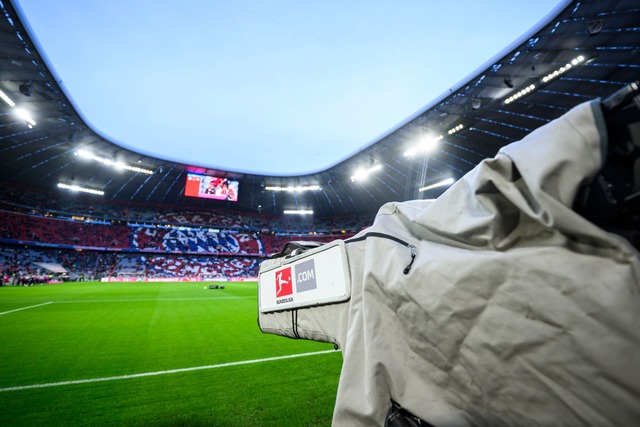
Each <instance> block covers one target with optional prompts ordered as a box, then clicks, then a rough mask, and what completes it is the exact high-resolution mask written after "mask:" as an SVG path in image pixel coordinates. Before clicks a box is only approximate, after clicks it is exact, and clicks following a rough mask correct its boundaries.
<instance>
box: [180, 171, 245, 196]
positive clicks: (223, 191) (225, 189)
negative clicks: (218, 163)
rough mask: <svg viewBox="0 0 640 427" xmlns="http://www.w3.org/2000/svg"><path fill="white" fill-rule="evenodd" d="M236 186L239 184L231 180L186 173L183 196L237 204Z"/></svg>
mask: <svg viewBox="0 0 640 427" xmlns="http://www.w3.org/2000/svg"><path fill="white" fill-rule="evenodd" d="M238 186H239V182H238V181H235V180H232V179H228V178H221V177H218V176H209V175H200V174H196V173H188V174H187V184H186V186H185V188H184V195H185V196H188V197H199V198H203V199H216V200H229V201H232V202H237V201H238Z"/></svg>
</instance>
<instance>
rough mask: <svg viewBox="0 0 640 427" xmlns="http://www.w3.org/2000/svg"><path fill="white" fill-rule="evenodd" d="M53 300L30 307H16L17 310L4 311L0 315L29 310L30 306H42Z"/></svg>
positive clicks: (33, 306)
mask: <svg viewBox="0 0 640 427" xmlns="http://www.w3.org/2000/svg"><path fill="white" fill-rule="evenodd" d="M52 302H53V301H49V302H43V303H42V304H36V305H30V306H29V307H22V308H16V309H15V310H9V311H3V312H2V313H0V316H2V315H3V314H9V313H15V312H16V311H22V310H28V309H30V308H36V307H42V306H43V305H47V304H51V303H52Z"/></svg>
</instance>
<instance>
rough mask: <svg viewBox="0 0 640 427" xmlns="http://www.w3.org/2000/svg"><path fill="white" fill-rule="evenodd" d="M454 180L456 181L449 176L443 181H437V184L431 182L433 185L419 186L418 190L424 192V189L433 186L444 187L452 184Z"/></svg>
mask: <svg viewBox="0 0 640 427" xmlns="http://www.w3.org/2000/svg"><path fill="white" fill-rule="evenodd" d="M454 182H455V181H454V179H453V178H447V179H445V180H443V181H440V182H436V183H435V184H431V185H427V186H425V187H422V188H419V189H418V191H420V192H423V191H427V190H431V189H433V188H438V187H444V186H445V185H451V184H453V183H454Z"/></svg>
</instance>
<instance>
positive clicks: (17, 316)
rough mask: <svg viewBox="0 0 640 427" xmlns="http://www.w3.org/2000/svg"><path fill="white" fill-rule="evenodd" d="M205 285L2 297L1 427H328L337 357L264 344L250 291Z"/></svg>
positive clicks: (280, 341) (19, 292)
mask: <svg viewBox="0 0 640 427" xmlns="http://www.w3.org/2000/svg"><path fill="white" fill-rule="evenodd" d="M204 285H205V284H203V283H126V284H120V283H95V282H93V283H65V284H61V285H43V286H33V287H7V286H4V287H0V337H1V339H0V408H2V410H0V425H6V426H45V425H46V426H54V425H64V426H73V425H78V426H80V425H82V426H86V425H96V426H97V425H113V426H124V425H126V426H178V425H179V426H288V425H290V426H321V425H330V423H331V415H332V412H333V405H334V402H335V396H336V390H337V386H338V379H339V375H340V368H341V364H342V356H341V354H340V352H337V351H331V350H332V349H333V346H332V345H329V344H323V343H314V342H309V341H297V340H291V339H287V338H284V337H278V336H273V335H265V334H262V333H261V332H260V330H259V329H258V326H257V297H256V293H257V285H256V283H237V284H236V283H225V289H203V287H204ZM207 285H208V284H207ZM288 355H303V356H299V357H294V358H283V357H282V356H288Z"/></svg>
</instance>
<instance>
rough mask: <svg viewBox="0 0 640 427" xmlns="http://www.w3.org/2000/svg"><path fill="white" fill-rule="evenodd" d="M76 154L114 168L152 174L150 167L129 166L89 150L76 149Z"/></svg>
mask: <svg viewBox="0 0 640 427" xmlns="http://www.w3.org/2000/svg"><path fill="white" fill-rule="evenodd" d="M75 154H76V156H80V157H84V158H86V159H91V160H95V161H96V162H100V163H103V164H105V165H107V166H113V167H115V168H116V169H126V170H129V171H131V172H139V173H144V174H147V175H153V171H152V170H150V169H144V168H139V167H137V166H131V165H127V164H126V163H122V162H114V161H113V160H110V159H106V158H104V157H99V156H96V155H95V154H93V153H90V152H89V151H86V150H78V151H76V152H75Z"/></svg>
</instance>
